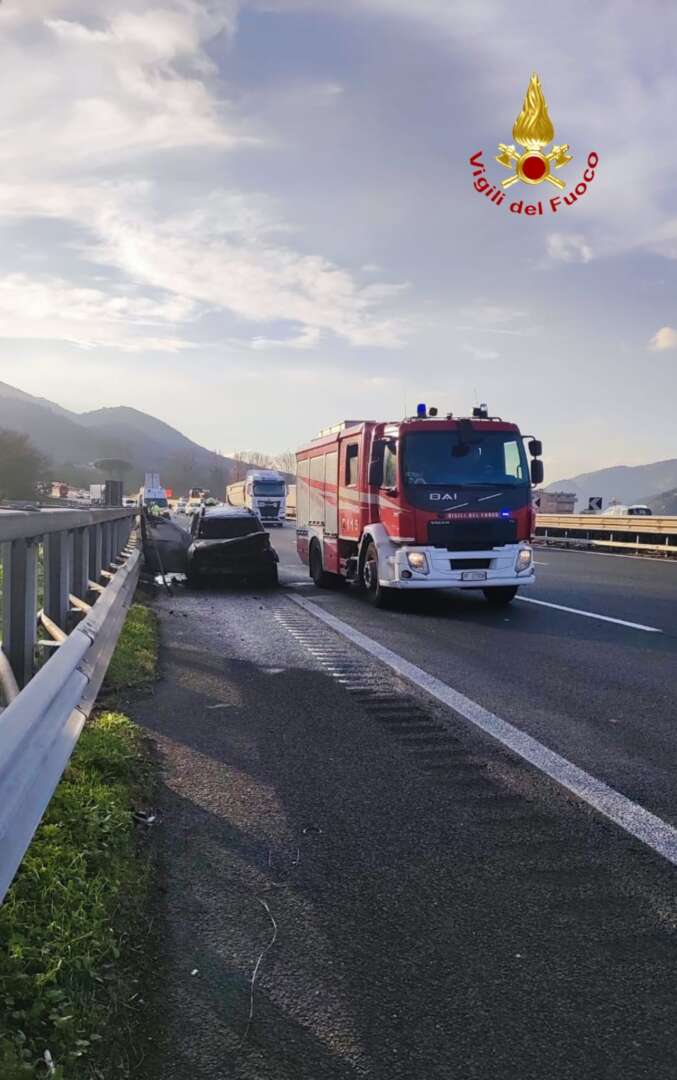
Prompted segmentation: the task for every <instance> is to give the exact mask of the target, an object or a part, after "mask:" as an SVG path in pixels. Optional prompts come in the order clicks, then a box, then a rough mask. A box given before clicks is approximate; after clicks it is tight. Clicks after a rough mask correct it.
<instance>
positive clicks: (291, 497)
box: [286, 484, 296, 518]
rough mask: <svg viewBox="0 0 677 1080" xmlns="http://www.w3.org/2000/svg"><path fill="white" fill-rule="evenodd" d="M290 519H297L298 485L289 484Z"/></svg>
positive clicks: (288, 506) (288, 508)
mask: <svg viewBox="0 0 677 1080" xmlns="http://www.w3.org/2000/svg"><path fill="white" fill-rule="evenodd" d="M286 514H287V517H288V518H295V517H296V484H287V511H286Z"/></svg>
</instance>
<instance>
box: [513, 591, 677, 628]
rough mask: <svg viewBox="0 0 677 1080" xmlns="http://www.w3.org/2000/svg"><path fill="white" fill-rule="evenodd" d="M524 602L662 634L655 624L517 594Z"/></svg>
mask: <svg viewBox="0 0 677 1080" xmlns="http://www.w3.org/2000/svg"><path fill="white" fill-rule="evenodd" d="M517 599H518V600H521V601H522V602H523V603H525V604H538V606H539V607H549V608H555V610H556V611H568V613H569V614H570V615H583V616H585V618H586V619H599V620H600V621H601V622H610V623H616V624H617V625H618V626H629V627H630V629H631V630H645V631H646V633H647V634H662V633H663V631H662V630H659V629H658V627H657V626H644V625H643V624H642V623H638V622H627V621H626V620H625V619H612V618H611V616H610V615H599V614H597V612H595V611H581V610H580V608H575V607H564V605H563V604H550V603H548V601H547V600H534V598H533V597H532V596H518V597H517Z"/></svg>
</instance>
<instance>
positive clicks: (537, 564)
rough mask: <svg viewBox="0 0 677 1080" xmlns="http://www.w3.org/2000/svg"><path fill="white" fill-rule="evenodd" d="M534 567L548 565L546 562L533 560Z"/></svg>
mask: <svg viewBox="0 0 677 1080" xmlns="http://www.w3.org/2000/svg"><path fill="white" fill-rule="evenodd" d="M534 565H535V566H548V565H549V563H547V562H539V561H538V559H534Z"/></svg>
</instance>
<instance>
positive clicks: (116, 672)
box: [104, 604, 158, 691]
mask: <svg viewBox="0 0 677 1080" xmlns="http://www.w3.org/2000/svg"><path fill="white" fill-rule="evenodd" d="M157 653H158V633H157V617H156V615H155V613H154V612H153V611H151V609H150V608H148V607H145V606H144V605H143V604H134V605H132V607H131V608H130V610H129V614H128V615H127V621H126V622H125V628H124V632H123V633H122V634H121V635H120V640H119V641H118V644H117V648H116V650H115V652H114V653H113V659H112V660H111V662H110V667H109V668H108V673H107V675H106V682H105V684H104V686H105V688H106V690H114V691H119V690H124V689H128V688H129V687H137V688H140V687H143V686H148V685H150V683H151V682H152V681H153V679H154V678H155V669H156V666H157Z"/></svg>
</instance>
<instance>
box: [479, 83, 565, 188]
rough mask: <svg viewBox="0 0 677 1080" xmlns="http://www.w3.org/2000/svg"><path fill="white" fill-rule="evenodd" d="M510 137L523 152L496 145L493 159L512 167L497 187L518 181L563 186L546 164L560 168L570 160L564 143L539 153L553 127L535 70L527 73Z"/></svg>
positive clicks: (509, 185) (551, 133)
mask: <svg viewBox="0 0 677 1080" xmlns="http://www.w3.org/2000/svg"><path fill="white" fill-rule="evenodd" d="M512 137H513V139H514V140H515V142H517V143H519V144H520V146H523V147H524V153H522V154H519V153H518V152H517V151H516V150H515V147H514V146H506V145H505V144H504V143H499V144H498V149H499V150H500V154H499V155H498V156H497V158H496V161H497V162H498V163H499V165H503V166H504V167H505V168H506V169H512V168H513V166H514V168H515V171H514V172H513V174H512V176H508V177H506V179H505V180H502V181H501V187H503V188H509V187H511V185H512V184H516V183H517V181H518V180H522V182H523V183H525V184H541V183H542V182H543V181H544V180H547V181H548V183H549V184H552V185H553V186H554V187H556V188H559V190H560V191H561V190H562V188H564V187H566V185H565V183H564V181H563V180H560V178H559V177H558V176H553V175H552V174H551V172H550V166H551V164H553V165H554V166H555V168H556V169H561V168H562V166H563V165H567V164H568V163H569V162H570V161H571V160H572V156H571V154H569V153H567V151H568V149H569V145H568V143H564V144H563V145H562V146H553V148H552V150H551V151H550V153H549V154H544V153H542V150H543V147H544V146H547V144H548V143H550V142H552V141H553V139H554V138H555V129H554V127H553V126H552V120H551V119H550V116H549V115H548V106H547V104H546V101H545V98H544V97H543V91H542V90H541V82H540V79H539V78H538V75H536V73H534V74H533V75H532V76H531V79H530V82H529V86H528V88H527V92H526V95H525V98H524V104H523V105H522V111H521V113H520V114H519V116H518V117H517V119H516V120H515V123H514V125H513V129H512Z"/></svg>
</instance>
